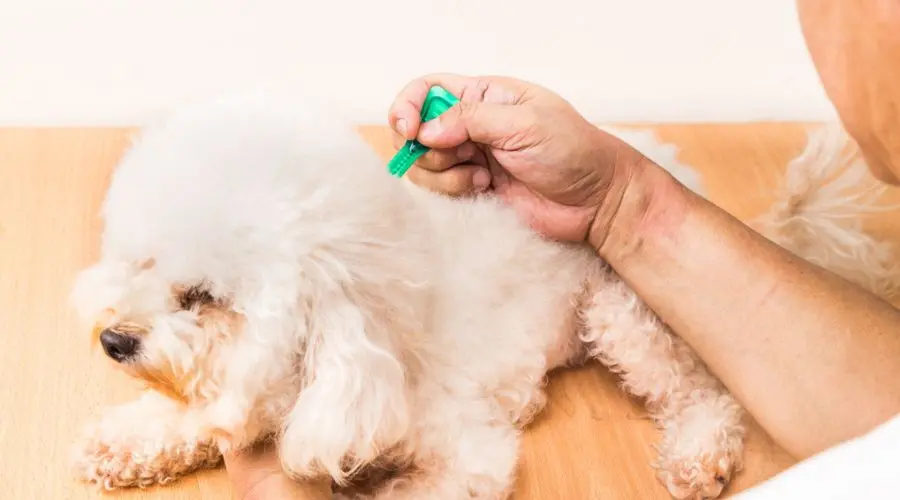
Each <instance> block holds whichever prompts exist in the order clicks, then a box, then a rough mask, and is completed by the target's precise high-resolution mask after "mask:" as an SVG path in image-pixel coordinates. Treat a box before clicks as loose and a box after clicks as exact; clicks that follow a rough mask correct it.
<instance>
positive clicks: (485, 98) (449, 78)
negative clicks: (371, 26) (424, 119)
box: [388, 73, 529, 139]
mask: <svg viewBox="0 0 900 500" xmlns="http://www.w3.org/2000/svg"><path fill="white" fill-rule="evenodd" d="M435 85H440V86H441V87H443V88H444V89H446V90H447V91H448V92H450V93H451V94H453V95H454V96H456V97H457V98H458V99H460V100H461V101H482V102H493V103H497V104H514V103H516V102H517V101H518V100H519V99H520V98H521V96H522V95H523V94H524V93H525V91H526V90H527V88H528V86H529V84H527V83H526V82H522V81H519V80H515V79H513V78H504V77H495V76H489V77H471V76H463V75H456V74H451V73H437V74H431V75H425V76H422V77H420V78H417V79H415V80H413V81H411V82H409V83H408V84H407V85H406V86H405V87H404V88H403V90H401V91H400V93H398V94H397V97H396V98H395V99H394V102H393V103H392V104H391V107H390V109H389V111H388V124H389V125H390V127H391V128H392V129H393V130H394V131H395V132H397V133H398V134H400V135H401V136H402V137H403V138H404V139H412V138H414V137H416V135H417V134H418V130H419V126H420V125H421V112H422V104H423V103H424V102H425V96H426V95H427V94H428V90H429V89H431V87H433V86H435Z"/></svg>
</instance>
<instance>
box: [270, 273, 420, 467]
mask: <svg viewBox="0 0 900 500" xmlns="http://www.w3.org/2000/svg"><path fill="white" fill-rule="evenodd" d="M315 302H316V303H315V304H312V305H311V307H310V309H311V310H310V316H309V322H308V327H309V332H308V337H307V339H308V340H307V341H308V345H307V348H306V350H305V355H304V358H303V359H304V361H303V367H302V368H303V370H305V376H306V382H305V387H304V388H303V389H302V391H301V393H300V397H299V399H298V401H297V402H296V405H295V406H294V408H293V410H292V411H291V413H290V415H289V416H288V418H287V421H286V423H285V429H284V434H283V436H282V440H281V459H282V463H283V465H284V467H285V469H286V470H288V471H290V472H292V473H294V474H296V475H301V476H306V475H310V474H314V473H317V472H327V473H328V474H330V475H331V477H332V478H333V479H335V480H336V481H338V482H339V483H340V482H341V481H342V479H343V478H345V477H346V476H347V475H349V474H350V473H352V472H353V471H354V470H356V469H357V468H358V467H360V466H362V465H364V464H365V463H367V462H368V461H370V460H372V459H374V458H375V457H376V456H377V455H378V453H379V452H380V451H382V450H383V449H385V448H387V447H390V446H391V445H393V444H395V443H396V442H397V441H398V440H399V439H400V438H401V437H402V436H403V435H404V433H405V432H406V429H407V426H408V420H409V418H408V417H409V415H408V412H409V410H408V406H407V405H408V403H407V395H406V381H405V375H406V374H405V372H404V365H403V363H402V362H401V355H400V353H399V350H398V347H399V346H398V345H397V344H398V342H397V339H396V338H395V337H394V334H395V332H392V331H391V328H392V327H394V326H393V325H392V323H391V321H390V318H388V313H387V310H386V309H387V307H384V306H383V305H382V304H378V303H377V302H378V301H377V300H376V299H374V295H372V296H370V297H369V298H367V297H366V296H363V295H359V294H353V293H351V292H349V291H348V290H346V289H345V288H343V287H336V288H335V289H332V290H331V291H329V292H328V293H326V294H324V295H322V296H319V297H317V300H316V301H315ZM398 323H402V322H398Z"/></svg>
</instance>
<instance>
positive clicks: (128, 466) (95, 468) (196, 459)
mask: <svg viewBox="0 0 900 500" xmlns="http://www.w3.org/2000/svg"><path fill="white" fill-rule="evenodd" d="M132 437H135V438H137V439H134V440H128V439H122V440H121V441H113V440H108V439H104V437H102V436H100V435H99V433H94V432H88V433H87V434H86V435H85V436H84V437H83V438H82V440H81V441H80V442H79V443H77V444H76V445H75V447H74V449H73V453H72V468H73V471H74V473H75V475H76V477H77V478H78V479H80V480H82V481H84V482H86V483H89V484H94V485H96V486H99V487H101V488H103V489H106V490H115V489H120V488H133V487H138V488H146V487H149V486H154V485H164V484H168V483H170V482H172V481H174V480H175V479H177V478H179V477H181V476H183V475H185V474H187V473H189V472H192V471H194V470H197V469H200V468H206V467H215V466H217V465H218V464H219V463H221V460H222V455H221V454H220V453H219V450H218V449H217V448H216V447H215V446H213V445H211V444H209V443H205V442H177V443H165V442H159V441H153V440H144V439H140V438H138V437H137V436H132Z"/></svg>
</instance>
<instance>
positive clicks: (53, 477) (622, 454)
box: [0, 124, 900, 500]
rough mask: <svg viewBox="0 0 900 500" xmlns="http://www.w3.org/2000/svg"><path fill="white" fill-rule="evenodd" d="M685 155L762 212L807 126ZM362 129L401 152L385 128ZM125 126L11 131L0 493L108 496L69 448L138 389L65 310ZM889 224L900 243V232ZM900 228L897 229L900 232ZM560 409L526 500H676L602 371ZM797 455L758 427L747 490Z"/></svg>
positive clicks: (3, 249) (523, 486) (721, 140)
mask: <svg viewBox="0 0 900 500" xmlns="http://www.w3.org/2000/svg"><path fill="white" fill-rule="evenodd" d="M658 131H659V133H660V136H661V138H662V139H663V140H665V141H670V142H673V143H675V144H677V145H679V146H680V147H681V148H682V154H681V158H680V159H681V160H682V161H683V162H685V163H688V164H690V165H694V166H695V167H697V169H698V170H699V171H700V172H701V173H702V174H703V177H704V181H705V183H706V186H707V188H708V189H709V191H710V194H711V197H712V199H713V201H715V202H717V203H719V204H720V205H721V206H723V207H724V208H725V209H726V210H729V211H731V212H732V213H734V214H735V215H737V216H738V217H742V218H745V217H749V216H752V215H754V214H755V213H758V212H759V210H760V209H761V208H762V207H763V206H764V205H763V204H764V203H765V202H766V201H765V200H766V193H767V190H768V189H769V188H770V187H771V186H772V184H773V183H774V182H775V180H776V179H777V178H778V174H779V172H780V171H781V169H782V168H783V166H784V164H785V163H786V162H787V160H789V159H790V158H791V157H792V156H793V155H795V154H796V153H798V152H799V151H800V149H801V147H802V145H803V141H804V134H803V130H802V128H801V127H800V126H799V125H784V124H771V125H741V126H664V127H659V128H658ZM362 132H363V134H364V135H365V136H366V138H367V139H368V140H370V142H371V143H372V145H373V147H375V148H377V149H378V151H380V152H381V153H382V154H384V155H385V157H387V155H388V154H389V153H390V148H389V142H390V141H389V136H388V135H387V133H386V132H387V131H386V130H385V129H382V128H366V129H363V130H362ZM128 135H129V131H127V130H119V129H68V130H47V129H42V130H24V129H7V130H0V187H2V190H3V191H2V195H0V380H2V384H0V497H2V498H9V499H16V500H32V499H34V500H67V499H85V498H100V494H99V493H97V492H94V491H92V490H91V489H89V488H87V487H85V486H82V485H80V484H78V483H76V482H74V481H73V479H72V477H71V476H70V475H69V473H68V470H67V468H66V466H67V457H68V447H69V445H70V443H71V442H72V440H73V439H74V437H75V436H76V433H77V432H78V430H79V428H80V426H81V425H82V424H83V423H84V422H85V420H86V419H88V418H89V417H90V416H91V415H92V413H93V412H95V411H97V410H98V409H99V408H100V407H101V405H104V404H108V403H115V402H120V401H123V400H125V399H126V398H129V397H131V396H132V395H133V394H134V391H135V389H136V388H135V385H134V384H132V383H131V382H130V381H128V380H126V379H125V377H124V376H123V375H121V374H119V373H117V372H115V371H114V370H112V369H111V368H110V367H109V366H108V365H107V363H105V362H103V360H102V359H100V354H99V353H94V352H92V351H91V349H90V346H89V342H88V333H87V332H84V331H79V330H78V329H77V328H76V327H75V322H74V318H73V315H72V313H71V311H70V310H69V309H68V305H67V301H66V300H67V294H68V293H69V290H70V287H71V284H72V279H73V276H74V274H75V272H76V271H77V270H78V269H80V268H82V267H83V266H85V265H87V264H88V263H90V262H91V261H92V260H93V259H95V258H96V257H97V251H98V250H97V249H98V234H99V231H100V225H99V221H98V219H97V217H96V214H97V212H98V208H99V204H100V201H101V198H102V196H103V192H104V189H105V188H106V184H107V181H108V179H109V174H110V170H111V168H112V167H113V165H114V163H115V162H116V160H117V159H118V157H119V155H120V154H121V152H122V150H123V148H124V147H125V146H126V145H127V141H128ZM897 221H898V219H897V218H894V219H893V224H891V223H890V222H889V221H888V220H887V219H884V220H881V221H878V222H876V223H875V225H874V227H875V228H876V229H877V230H878V231H880V232H892V233H893V235H892V236H893V237H894V238H895V239H896V240H897V241H900V224H897ZM892 226H893V227H892ZM550 392H551V395H552V396H551V404H550V405H549V407H548V409H547V410H546V412H545V413H544V414H543V416H542V417H541V418H540V419H539V420H538V421H537V422H536V423H535V424H534V425H533V426H532V427H531V428H530V430H529V431H528V432H527V434H526V437H525V447H524V452H523V453H524V460H523V463H522V467H521V473H520V478H519V484H518V493H517V495H516V498H517V499H518V500H525V499H528V500H537V499H556V498H559V499H573V500H574V499H579V500H581V499H603V500H617V499H623V500H642V499H656V498H660V499H663V498H667V496H666V495H665V493H664V491H663V489H662V488H661V487H660V486H659V485H658V484H657V483H656V481H655V480H654V478H653V472H652V470H651V469H650V467H649V465H648V464H649V462H650V460H651V456H652V445H653V443H654V442H655V440H656V437H657V435H656V432H655V431H654V429H653V428H652V426H651V424H650V423H649V422H648V421H647V420H646V419H645V416H644V411H643V409H642V407H641V405H640V404H637V403H635V402H634V401H631V400H630V399H629V398H627V397H626V396H624V395H623V393H622V392H621V391H619V390H618V389H617V388H616V380H615V378H614V377H612V376H610V375H609V374H608V373H606V371H604V370H603V369H602V368H600V367H590V368H587V369H582V370H578V371H572V372H567V373H561V374H558V375H557V376H555V377H554V378H553V380H552V382H551V386H550ZM791 463H792V459H791V458H790V457H789V456H788V455H787V454H786V453H784V452H783V451H782V450H780V449H779V448H778V447H777V446H775V445H774V444H773V443H772V442H771V441H770V440H769V439H768V438H767V436H765V435H764V434H763V433H762V432H761V431H759V430H758V429H757V428H755V427H754V428H753V430H752V432H751V434H750V437H749V442H748V451H747V457H746V467H745V470H744V471H743V472H742V473H741V475H740V476H739V477H738V478H737V480H736V481H735V482H734V483H733V486H732V488H731V489H730V490H729V491H730V492H731V493H733V492H736V491H739V490H742V489H745V488H747V487H749V486H751V485H753V484H756V483H758V482H760V481H762V480H764V479H765V478H768V477H770V476H772V475H773V474H775V473H777V472H779V471H781V470H783V469H784V468H785V467H787V466H789V465H790V464H791ZM115 497H116V498H123V499H132V498H154V499H157V498H158V499H187V498H200V499H229V498H231V493H230V489H229V485H228V482H227V481H226V479H225V477H224V474H223V472H222V471H221V470H219V471H210V472H207V473H204V474H202V475H199V476H194V477H190V478H188V479H185V480H183V481H181V482H180V483H178V484H176V485H172V486H169V487H167V488H165V489H161V490H152V491H146V492H126V493H124V494H117V495H115Z"/></svg>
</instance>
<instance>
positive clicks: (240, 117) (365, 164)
mask: <svg viewBox="0 0 900 500" xmlns="http://www.w3.org/2000/svg"><path fill="white" fill-rule="evenodd" d="M287 109H288V107H286V106H281V105H280V104H279V103H275V104H272V103H269V102H266V101H259V100H255V99H250V100H246V99H245V100H238V101H234V102H230V103H226V104H225V105H218V106H213V107H210V108H203V109H200V110H199V111H196V110H195V111H191V112H189V113H184V114H182V115H180V116H177V117H176V118H175V119H173V120H172V121H170V122H169V123H168V124H167V125H165V126H164V127H162V128H160V129H158V130H155V131H151V132H150V133H149V134H145V135H144V136H143V137H142V138H141V140H140V141H139V142H138V143H137V144H136V146H135V147H134V148H132V150H131V151H129V153H128V154H127V155H126V157H125V158H124V160H123V162H122V163H121V164H120V165H119V167H118V168H117V171H116V173H115V175H114V177H113V181H112V184H111V186H110V189H109V191H108V193H107V199H106V201H105V203H104V207H103V217H104V223H105V228H104V234H103V245H102V249H101V257H100V260H99V261H98V262H97V263H96V264H94V265H93V266H91V267H90V268H88V269H86V270H84V271H83V272H82V273H81V274H80V275H79V276H78V278H77V282H76V286H75V289H74V294H73V298H74V303H75V306H76V309H77V310H78V312H79V313H80V315H81V316H83V317H85V318H86V319H88V321H89V322H90V323H92V324H94V325H95V326H94V328H93V332H94V333H93V338H94V340H95V342H96V343H97V344H98V345H99V346H100V347H102V350H103V352H104V353H105V354H106V356H107V357H108V358H110V359H111V360H112V361H114V362H115V363H116V364H117V365H118V366H119V367H121V368H122V369H124V370H125V371H126V372H128V373H129V374H131V375H133V376H135V377H138V378H140V379H142V380H143V381H145V382H146V383H147V384H149V385H150V386H151V387H153V388H155V389H157V390H159V391H160V392H162V393H164V394H167V395H170V396H171V397H173V398H175V399H178V400H180V401H184V402H185V403H186V404H187V405H191V406H193V407H198V408H202V410H203V413H202V414H203V415H204V417H203V418H205V419H206V420H208V422H207V423H208V427H209V428H210V430H211V431H213V432H214V433H216V434H217V435H219V436H224V439H226V440H230V441H232V444H243V442H244V440H245V439H251V438H252V437H254V435H255V434H256V432H257V431H258V430H260V429H262V430H269V431H275V432H278V431H284V430H285V429H283V428H277V427H276V428H274V429H272V428H268V429H265V428H266V427H267V426H268V425H269V424H268V423H262V422H261V421H260V419H263V420H265V418H269V423H272V422H274V423H275V425H277V426H281V425H283V423H284V422H290V421H293V422H295V423H297V426H296V427H297V428H301V427H302V428H306V429H316V436H317V437H316V440H317V442H316V443H310V442H308V439H307V440H306V442H302V443H299V444H298V446H297V448H300V449H303V450H304V453H306V452H309V453H313V454H314V455H315V459H316V460H318V461H319V462H320V463H321V464H322V465H323V466H324V467H326V468H328V469H329V470H330V471H332V472H333V473H334V474H340V473H341V469H343V468H345V467H346V464H347V463H348V461H347V457H348V456H350V457H354V458H355V459H360V460H363V459H366V458H367V457H371V456H372V454H373V453H375V451H373V450H376V449H377V448H378V447H379V446H384V445H385V444H390V442H391V441H392V440H395V439H396V438H397V436H399V435H400V434H402V432H403V431H404V428H405V426H406V421H405V418H406V411H407V409H406V396H405V390H406V377H407V376H408V369H407V364H406V360H405V359H404V357H405V356H406V355H405V354H404V353H405V352H406V351H407V350H408V348H409V346H408V345H406V344H407V336H409V335H410V334H411V333H414V332H418V331H421V324H420V323H419V321H420V318H419V315H418V314H417V309H418V308H419V305H418V303H419V301H421V300H423V299H422V293H421V289H420V288H419V286H420V285H421V283H423V282H425V281H427V279H426V278H425V277H424V276H423V273H424V272H426V271H425V270H426V269H427V266H425V265H423V263H422V260H421V259H422V257H421V256H420V255H418V252H419V251H418V250H414V249H415V248H416V246H417V243H415V242H413V241H410V238H427V235H426V234H425V233H424V232H423V231H415V230H413V231H409V230H408V229H409V224H410V220H413V219H412V218H413V217H416V214H415V213H414V212H413V211H412V210H408V208H409V207H407V206H404V204H403V203H404V202H403V198H402V197H400V196H398V195H397V193H398V191H397V189H395V187H397V184H396V181H395V180H391V179H389V178H388V177H387V175H386V173H384V171H383V168H382V165H381V161H380V160H379V159H378V158H377V156H375V155H374V153H373V152H372V151H371V150H370V149H368V147H367V146H366V145H365V144H364V143H363V142H362V141H361V140H360V138H359V137H358V136H355V134H354V132H353V130H352V129H349V130H344V129H335V127H326V128H327V130H324V131H323V130H320V129H321V128H322V127H321V126H319V125H317V122H316V120H315V118H314V117H313V118H309V117H307V118H303V117H302V111H301V113H299V114H297V113H294V111H286V110H287ZM292 113H294V114H292ZM298 116H300V118H297V117H298ZM400 189H402V188H400ZM415 220H418V219H415ZM335 419H340V421H342V422H343V424H342V425H335V424H334V422H335ZM287 435H288V436H291V434H290V433H288V434H287ZM295 437H296V436H295ZM234 441H237V442H238V443H234ZM303 460H305V459H302V458H301V459H298V461H299V462H302V461H303ZM294 465H295V466H296V468H302V467H304V466H306V465H307V464H304V463H295V464H294Z"/></svg>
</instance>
